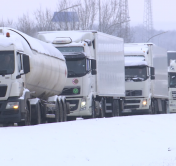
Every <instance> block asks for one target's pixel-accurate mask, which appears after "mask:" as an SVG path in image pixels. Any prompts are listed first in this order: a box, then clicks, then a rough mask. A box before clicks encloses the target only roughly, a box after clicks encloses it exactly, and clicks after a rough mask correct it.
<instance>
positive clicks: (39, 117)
mask: <svg viewBox="0 0 176 166" xmlns="http://www.w3.org/2000/svg"><path fill="white" fill-rule="evenodd" d="M41 123H42V118H41V105H40V104H38V109H37V121H36V124H41Z"/></svg>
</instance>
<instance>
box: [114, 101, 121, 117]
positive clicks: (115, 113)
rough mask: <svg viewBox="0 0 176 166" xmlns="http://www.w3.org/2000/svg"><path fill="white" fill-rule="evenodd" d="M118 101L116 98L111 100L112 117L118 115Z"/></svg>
mask: <svg viewBox="0 0 176 166" xmlns="http://www.w3.org/2000/svg"><path fill="white" fill-rule="evenodd" d="M119 111H120V108H119V101H118V100H113V104H112V117H115V116H119Z"/></svg>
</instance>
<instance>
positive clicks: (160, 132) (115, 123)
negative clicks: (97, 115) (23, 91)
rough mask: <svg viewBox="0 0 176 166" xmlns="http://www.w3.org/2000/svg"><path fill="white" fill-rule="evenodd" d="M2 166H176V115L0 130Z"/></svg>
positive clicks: (0, 159)
mask: <svg viewBox="0 0 176 166" xmlns="http://www.w3.org/2000/svg"><path fill="white" fill-rule="evenodd" d="M0 165H1V166H71V165H72V166H176V114H167V115H140V116H124V117H115V118H103V119H90V120H77V121H72V122H63V123H52V124H41V125H36V126H26V127H17V126H16V127H1V128H0Z"/></svg>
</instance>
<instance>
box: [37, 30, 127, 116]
mask: <svg viewBox="0 0 176 166" xmlns="http://www.w3.org/2000/svg"><path fill="white" fill-rule="evenodd" d="M38 38H39V39H40V40H42V41H45V42H47V43H52V44H53V45H54V46H55V47H56V48H58V49H59V50H60V51H61V52H62V53H63V55H64V57H65V59H66V63H67V69H68V74H67V76H68V79H67V82H66V86H65V88H64V90H63V92H62V95H65V96H67V101H68V102H69V103H70V107H71V110H70V114H69V115H68V116H69V117H73V118H75V117H79V116H81V117H85V118H86V117H93V118H94V117H104V116H105V114H106V113H107V114H108V113H109V114H111V115H112V116H117V115H119V112H120V111H121V110H122V109H123V99H124V97H125V78H124V51H123V50H124V46H123V39H121V38H118V37H115V36H110V35H107V34H103V33H100V32H97V31H57V32H55V31H54V32H39V34H38Z"/></svg>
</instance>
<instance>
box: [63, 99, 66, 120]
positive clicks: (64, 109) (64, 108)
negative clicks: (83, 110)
mask: <svg viewBox="0 0 176 166" xmlns="http://www.w3.org/2000/svg"><path fill="white" fill-rule="evenodd" d="M66 121H67V105H66V102H64V103H63V122H66Z"/></svg>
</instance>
